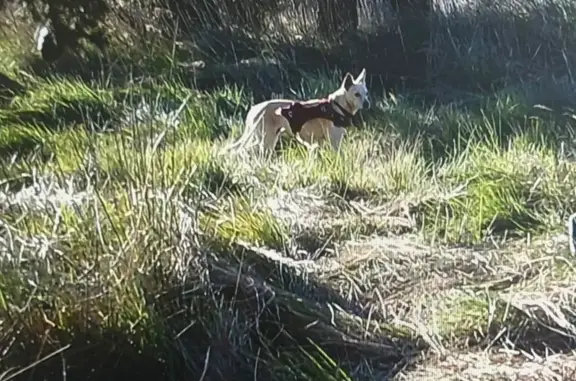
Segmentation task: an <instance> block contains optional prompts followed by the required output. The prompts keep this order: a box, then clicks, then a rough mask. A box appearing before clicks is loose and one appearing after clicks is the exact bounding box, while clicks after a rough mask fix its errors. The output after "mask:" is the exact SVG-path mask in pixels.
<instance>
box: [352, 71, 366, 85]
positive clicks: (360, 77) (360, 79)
mask: <svg viewBox="0 0 576 381" xmlns="http://www.w3.org/2000/svg"><path fill="white" fill-rule="evenodd" d="M354 82H356V83H364V82H366V69H365V68H364V69H362V71H361V72H360V74H358V77H356V79H355V80H354Z"/></svg>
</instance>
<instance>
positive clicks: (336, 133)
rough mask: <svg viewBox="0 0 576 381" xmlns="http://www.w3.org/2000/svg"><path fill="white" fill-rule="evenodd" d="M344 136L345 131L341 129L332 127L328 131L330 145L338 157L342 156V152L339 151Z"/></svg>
mask: <svg viewBox="0 0 576 381" xmlns="http://www.w3.org/2000/svg"><path fill="white" fill-rule="evenodd" d="M345 134H346V129H344V128H343V127H335V126H332V128H331V129H330V144H331V145H332V148H333V149H334V151H336V152H338V153H339V154H340V155H342V151H340V144H341V143H342V139H343V138H344V135H345Z"/></svg>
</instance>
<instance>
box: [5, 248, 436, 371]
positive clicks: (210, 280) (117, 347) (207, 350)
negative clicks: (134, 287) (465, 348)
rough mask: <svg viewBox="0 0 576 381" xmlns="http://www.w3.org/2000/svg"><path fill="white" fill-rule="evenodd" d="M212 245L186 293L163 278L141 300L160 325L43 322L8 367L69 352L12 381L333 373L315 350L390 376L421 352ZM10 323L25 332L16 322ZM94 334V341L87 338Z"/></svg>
mask: <svg viewBox="0 0 576 381" xmlns="http://www.w3.org/2000/svg"><path fill="white" fill-rule="evenodd" d="M209 245H210V244H208V246H209ZM208 246H205V247H208ZM213 246H214V250H212V251H209V252H208V251H207V252H206V253H203V254H202V253H197V254H195V255H196V256H197V257H196V260H195V262H194V265H193V266H191V267H189V268H188V269H187V270H186V271H187V272H188V275H187V279H188V280H187V281H185V282H184V284H183V285H182V286H178V287H174V284H175V282H176V284H178V283H181V282H179V281H177V280H175V279H172V280H170V279H166V278H163V277H161V276H158V277H157V279H156V282H157V283H156V286H155V289H154V290H151V289H149V290H148V292H146V295H145V298H146V299H147V300H148V307H147V308H148V311H147V312H146V315H147V316H150V317H153V321H155V322H156V323H154V324H150V325H146V323H144V322H143V323H142V325H140V326H136V327H133V329H129V327H126V332H121V331H119V330H109V329H106V328H102V327H90V326H89V325H88V324H89V323H87V321H78V322H77V323H78V326H70V327H67V328H68V329H66V330H62V331H60V330H58V329H57V328H55V327H52V328H48V326H47V323H46V322H42V321H38V325H37V326H35V327H33V328H32V329H34V331H28V332H29V333H27V334H23V333H20V334H19V335H17V339H18V341H19V342H22V343H27V344H26V347H21V348H14V347H12V348H11V349H10V350H9V351H8V352H9V353H8V356H6V357H4V358H3V359H2V363H3V365H4V367H5V368H7V367H17V369H22V368H21V367H22V366H26V365H29V364H31V363H33V362H34V361H35V360H36V359H38V358H42V357H43V356H46V355H48V354H51V353H54V351H57V350H58V349H60V348H64V347H65V346H66V345H70V347H69V348H68V349H67V350H66V351H63V352H61V353H58V354H56V355H54V356H52V357H50V358H48V359H46V360H45V361H42V362H40V363H39V364H37V365H34V366H32V367H31V369H30V370H28V371H25V372H23V373H22V374H21V375H20V376H19V377H17V378H15V379H18V380H48V381H51V380H60V379H62V377H63V374H65V375H66V377H68V378H70V379H87V380H96V379H107V380H125V379H128V378H127V377H138V378H141V376H144V375H147V376H151V377H154V378H155V379H190V378H192V379H201V378H202V377H204V379H207V380H227V379H230V375H232V374H233V375H234V379H235V380H247V381H248V380H250V381H252V380H254V378H258V379H267V380H285V379H289V377H294V376H298V375H300V377H302V376H303V375H307V376H308V377H307V378H310V377H311V376H313V375H314V374H316V375H318V374H322V373H323V372H336V371H337V368H336V366H335V365H332V364H329V363H327V362H326V360H325V359H324V360H323V356H324V355H323V354H322V353H321V352H319V350H318V347H319V348H321V349H322V351H324V352H325V353H326V354H327V355H328V356H330V357H331V358H333V359H335V361H336V362H337V363H338V364H339V366H340V367H341V368H342V369H344V370H345V371H348V372H351V371H354V368H355V367H356V366H357V365H359V364H365V361H370V362H372V363H373V364H374V366H375V367H377V368H378V372H381V373H382V372H383V373H385V374H387V375H389V376H392V375H393V374H394V373H395V372H396V371H398V370H399V369H401V368H402V367H403V366H404V365H406V364H407V363H409V362H410V361H411V359H412V358H413V356H415V355H416V354H417V353H418V352H419V351H421V350H423V349H425V345H424V344H422V343H420V342H416V341H413V340H411V339H410V338H408V337H407V336H403V335H402V334H400V333H398V332H393V331H392V330H390V331H388V330H386V332H384V333H383V334H381V335H379V337H378V338H372V339H365V338H364V337H363V328H362V327H361V326H358V325H357V324H356V323H355V322H354V320H353V319H351V318H350V317H348V318H345V317H342V316H341V314H336V315H335V314H334V309H333V308H330V307H329V306H328V305H327V303H338V304H341V306H342V308H344V310H345V311H349V314H351V315H349V316H352V315H356V316H357V315H358V314H357V313H355V312H354V311H350V306H349V305H347V304H346V303H345V302H344V300H343V298H342V297H340V296H339V295H337V294H336V292H335V291H333V290H332V289H330V287H329V286H327V285H323V284H321V283H319V282H318V281H317V280H315V279H314V278H313V277H306V279H305V278H304V277H303V275H299V274H298V271H297V270H296V269H295V268H293V267H292V266H280V265H279V264H278V263H277V262H276V261H275V260H272V259H270V258H266V257H265V256H263V255H262V254H261V253H256V252H253V251H250V250H244V249H242V248H240V247H237V248H231V247H227V248H225V247H224V246H221V245H219V246H218V247H217V246H215V245H213ZM207 250H208V249H207ZM48 315H51V314H50V313H49V314H48ZM88 316H89V315H86V316H84V317H83V319H84V320H85V319H86V318H87V317H88ZM10 321H12V320H10ZM12 323H14V324H16V326H19V323H18V321H17V320H16V321H12ZM45 328H48V329H45ZM90 331H93V332H94V334H86V333H85V332H90ZM129 332H130V333H129ZM42 340H44V342H43V343H42ZM312 343H314V345H313V344H312ZM315 345H317V346H318V347H316V346H315ZM42 347H44V348H42ZM303 351H306V352H308V353H309V354H311V355H312V356H313V359H314V360H312V359H310V358H307V356H306V354H305V353H303ZM259 364H260V365H261V366H259ZM264 365H265V366H264ZM319 366H322V368H319ZM64 371H65V373H64ZM255 372H256V373H255Z"/></svg>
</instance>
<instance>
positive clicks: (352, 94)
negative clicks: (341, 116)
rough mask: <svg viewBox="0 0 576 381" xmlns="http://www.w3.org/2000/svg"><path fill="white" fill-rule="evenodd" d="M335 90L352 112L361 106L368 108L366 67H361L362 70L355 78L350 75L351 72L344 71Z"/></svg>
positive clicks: (361, 107)
mask: <svg viewBox="0 0 576 381" xmlns="http://www.w3.org/2000/svg"><path fill="white" fill-rule="evenodd" d="M337 92H338V93H339V94H338V95H339V98H342V100H343V101H344V103H345V105H346V107H347V108H348V109H349V110H350V111H351V113H352V114H355V113H356V112H358V110H361V109H363V108H364V109H366V108H370V100H369V99H368V88H367V87H366V69H362V72H361V73H360V74H359V75H358V77H356V78H354V77H352V74H350V73H346V75H345V76H344V80H343V81H342V85H341V86H340V89H338V91H337ZM343 106H344V105H343Z"/></svg>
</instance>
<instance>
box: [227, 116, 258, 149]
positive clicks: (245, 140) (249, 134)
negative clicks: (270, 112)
mask: <svg viewBox="0 0 576 381" xmlns="http://www.w3.org/2000/svg"><path fill="white" fill-rule="evenodd" d="M265 113H266V107H262V109H261V110H259V111H258V113H257V114H256V118H255V120H254V122H252V123H251V124H247V125H246V126H245V128H246V129H245V130H244V132H243V133H242V136H240V138H239V139H238V140H237V141H235V142H234V143H232V144H229V145H227V146H225V147H224V152H229V151H232V150H242V149H246V148H249V147H248V145H249V144H252V145H253V144H254V143H256V142H254V140H256V139H255V138H256V136H255V135H256V133H257V130H258V129H259V128H260V129H262V123H263V121H264V115H265Z"/></svg>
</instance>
